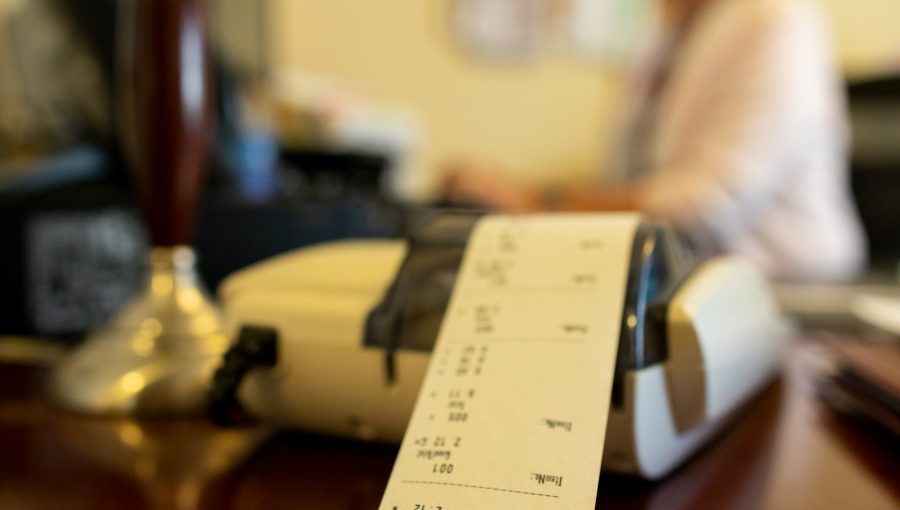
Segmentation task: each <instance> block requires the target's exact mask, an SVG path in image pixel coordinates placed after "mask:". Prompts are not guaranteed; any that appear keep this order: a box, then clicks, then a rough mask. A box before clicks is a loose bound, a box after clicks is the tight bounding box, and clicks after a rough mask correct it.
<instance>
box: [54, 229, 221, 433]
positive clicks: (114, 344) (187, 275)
mask: <svg viewBox="0 0 900 510" xmlns="http://www.w3.org/2000/svg"><path fill="white" fill-rule="evenodd" d="M195 259H196V257H195V256H194V252H193V250H192V249H191V248H190V247H187V246H175V247H165V248H160V247H157V248H153V250H152V251H151V253H150V267H151V270H150V278H149V279H148V283H147V288H146V289H145V290H144V292H143V294H142V295H140V296H139V297H138V298H137V299H136V300H135V301H134V302H132V303H131V304H130V305H128V306H127V307H126V308H125V309H124V310H123V311H121V312H120V313H119V315H118V316H116V317H114V318H113V320H112V321H111V322H110V323H109V324H108V325H106V326H105V327H103V328H102V329H100V330H98V331H96V332H95V333H93V334H92V335H91V336H90V337H88V339H87V340H86V341H85V342H84V344H82V345H80V346H79V347H77V348H76V349H75V350H74V351H72V352H71V353H70V354H69V355H67V356H66V357H64V358H63V359H62V361H61V362H60V364H59V365H58V366H57V367H56V370H55V373H54V374H53V378H52V380H51V388H50V390H51V392H52V394H53V396H54V397H55V399H56V400H57V401H58V402H59V403H60V404H61V405H62V406H63V407H65V408H68V409H69V410H72V411H76V412H81V413H86V414H95V415H118V416H125V415H127V416H137V415H140V416H146V415H189V414H197V413H200V412H202V411H203V410H204V408H205V402H206V393H207V390H208V388H209V385H210V381H211V378H212V373H213V371H214V369H215V367H216V366H217V365H218V363H219V360H220V359H221V355H222V354H223V353H224V352H225V350H226V349H227V348H228V339H227V337H226V336H225V333H224V329H223V321H222V316H221V314H220V312H219V310H218V309H217V308H216V307H215V305H213V303H212V302H211V301H210V299H209V297H208V296H207V293H206V292H205V291H204V290H203V288H202V287H201V284H200V282H199V280H198V278H197V274H196V270H195Z"/></svg>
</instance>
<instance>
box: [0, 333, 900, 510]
mask: <svg viewBox="0 0 900 510" xmlns="http://www.w3.org/2000/svg"><path fill="white" fill-rule="evenodd" d="M823 360H824V356H823V352H822V349H821V347H820V346H819V345H818V344H816V343H813V342H803V343H798V344H797V345H796V346H794V348H792V350H791V352H790V355H789V356H788V359H787V362H786V369H785V371H784V375H783V377H781V378H780V379H779V380H778V381H776V382H775V383H774V384H773V385H771V386H770V387H768V388H767V389H766V390H765V391H764V392H763V393H762V395H761V396H760V398H758V399H757V400H755V401H754V402H753V403H751V404H750V405H749V406H748V407H747V409H745V410H744V412H743V413H742V414H741V415H740V416H739V417H738V418H737V419H736V421H735V423H734V426H733V427H731V428H729V429H728V430H727V431H726V432H725V433H723V434H722V435H721V437H719V438H718V439H717V440H716V441H715V442H713V443H712V444H711V445H710V446H709V447H708V448H706V449H705V450H703V451H702V452H700V453H699V454H698V455H697V456H695V457H694V458H693V459H692V460H691V461H689V462H688V463H687V464H685V465H684V466H683V467H681V468H680V469H679V470H678V471H676V472H675V473H674V474H672V475H671V476H669V477H668V478H666V479H664V480H662V481H659V482H652V483H651V482H645V481H641V480H636V479H632V478H628V477H623V476H616V475H612V474H606V473H605V474H603V475H602V476H601V479H600V489H599V493H598V505H597V507H598V508H645V509H688V508H713V509H729V508H739V509H755V508H764V509H782V508H783V509H818V510H822V509H841V510H846V509H860V510H878V509H882V508H883V509H896V508H900V450H898V446H897V443H896V442H894V443H892V442H891V440H890V439H889V438H887V437H886V436H883V435H881V433H880V432H879V431H878V430H876V429H873V428H870V427H868V426H866V425H865V424H863V423H858V422H855V421H846V420H845V419H843V418H839V417H836V416H833V415H832V414H831V413H830V412H829V411H828V410H827V409H825V408H824V407H823V406H822V404H821V403H820V402H819V401H818V399H817V398H816V396H815V394H814V388H813V382H814V376H815V373H816V370H817V367H818V366H819V365H820V364H821V363H822V362H823ZM46 373H47V370H46V369H45V368H39V367H33V366H32V367H25V366H12V365H0V508H3V509H6V508H12V509H19V508H23V509H51V508H52V509H96V508H128V509H138V508H181V509H190V508H209V509H255V508H263V509H272V510H276V509H280V508H289V509H295V510H298V509H299V510H302V509H314V510H329V509H342V510H343V509H347V510H356V509H374V508H376V507H377V505H378V502H379V500H380V498H381V493H382V491H383V490H384V486H385V484H386V483H387V479H388V476H389V475H390V470H391V466H392V464H393V460H394V456H395V454H396V448H395V447H392V446H385V445H373V444H363V443H358V442H354V441H346V440H341V439H334V438H325V437H320V436H313V435H308V434H303V433H297V432H294V433H280V434H270V433H269V432H268V431H266V430H264V429H261V428H249V429H241V430H222V429H216V428H214V427H212V426H211V425H208V424H206V423H204V422H199V421H150V422H134V421H127V420H121V421H120V420H98V419H94V418H83V417H78V416H72V415H67V414H62V413H60V412H58V411H55V410H53V409H51V408H50V407H48V406H47V404H46V403H45V402H44V400H43V398H41V390H40V388H41V385H42V383H43V380H44V377H45V376H46Z"/></svg>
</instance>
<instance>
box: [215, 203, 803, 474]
mask: <svg viewBox="0 0 900 510" xmlns="http://www.w3.org/2000/svg"><path fill="white" fill-rule="evenodd" d="M476 220H477V219H476V218H475V217H473V216H471V215H438V216H436V217H435V218H433V219H431V220H430V221H426V222H424V225H423V226H421V227H420V228H419V229H417V230H416V233H414V234H413V235H412V236H411V238H410V239H408V240H406V241H400V240H359V241H341V242H332V243H326V244H322V245H318V246H314V247H310V248H305V249H300V250H298V251H296V252H292V253H289V254H286V255H282V256H279V257H276V258H274V259H270V260H268V261H264V262H262V263H260V264H257V265H255V266H253V267H250V268H248V269H245V270H242V271H240V272H238V273H236V274H234V275H232V276H231V277H230V278H229V279H228V280H226V282H225V283H224V284H223V286H222V287H221V288H220V296H221V299H222V301H223V304H224V307H225V312H226V317H227V320H228V323H229V328H230V331H231V333H232V335H233V338H236V339H237V342H236V343H235V345H234V346H233V348H232V351H231V352H230V353H229V356H231V358H230V359H229V357H228V356H226V363H225V364H224V365H225V366H224V367H223V369H220V372H223V373H229V374H230V375H225V376H223V375H222V374H219V376H220V377H218V376H217V377H218V380H217V381H216V385H217V386H218V388H217V389H216V390H214V395H215V394H216V391H218V397H214V400H215V399H217V400H218V401H219V402H218V404H219V405H228V404H233V403H235V402H239V403H240V406H241V407H242V408H243V410H244V411H245V412H246V413H247V414H249V415H250V416H253V417H256V418H259V419H262V420H264V421H267V422H270V423H276V424H280V425H285V426H289V427H294V428H298V429H302V430H309V431H315V432H320V433H326V434H337V435H345V436H352V437H356V438H359V439H362V440H374V441H387V442H399V441H400V440H401V439H402V437H403V433H404V430H405V428H406V425H407V422H408V420H409V418H410V415H411V413H412V409H413V405H414V403H415V401H416V397H417V393H418V390H419V386H420V384H421V382H422V380H423V378H424V375H425V372H426V369H427V366H428V361H429V358H430V351H431V348H432V346H433V344H434V341H435V338H436V337H437V331H438V328H439V325H440V322H441V318H442V315H443V311H444V308H445V306H446V303H447V300H448V298H449V294H450V290H451V289H452V285H453V280H454V277H455V274H456V270H457V269H458V266H459V263H460V260H461V257H462V252H463V250H464V248H465V241H466V239H467V237H468V233H469V232H470V230H471V228H472V225H473V224H474V222H475V221H476ZM625 293H626V296H625V306H624V308H625V309H624V310H623V314H622V324H621V328H620V329H621V333H620V338H619V348H618V355H617V360H616V373H615V382H614V387H613V398H612V408H611V409H610V414H609V421H608V426H607V436H606V446H605V451H604V456H603V466H604V469H609V470H613V471H618V472H625V473H631V474H635V475H638V476H642V477H645V478H649V479H654V478H659V477H661V476H663V475H665V474H666V473H668V472H669V471H671V470H672V469H674V468H675V467H676V466H678V465H679V464H680V463H681V462H682V461H683V460H684V459H686V458H687V457H688V456H689V455H690V454H691V453H692V452H694V451H695V450H696V449H697V448H698V447H699V446H701V445H702V444H703V443H704V442H705V441H706V440H707V439H709V438H710V437H711V435H712V434H714V433H715V432H716V431H717V430H719V429H720V428H721V427H722V426H723V425H724V424H726V423H727V422H728V420H729V419H730V418H731V417H732V416H733V415H734V414H735V412H736V411H738V410H739V408H740V407H741V406H742V404H744V403H745V402H747V400H748V399H749V398H751V397H752V396H753V395H754V394H756V393H757V392H758V391H759V390H760V389H761V388H762V387H763V386H764V385H765V384H766V382H767V381H768V380H770V379H771V377H772V375H773V374H774V372H775V368H776V366H777V362H778V358H779V353H780V351H781V349H782V346H783V345H784V342H785V339H786V337H787V335H788V331H789V328H788V327H787V326H786V324H785V322H784V321H783V319H782V318H781V316H780V314H779V312H778V309H777V306H776V304H775V301H774V299H773V296H772V294H771V292H770V289H769V286H768V283H767V282H766V280H765V279H764V278H763V277H762V276H761V275H760V273H759V272H758V271H757V270H755V269H754V268H753V267H751V266H750V265H748V264H746V263H744V262H742V261H740V260H738V259H736V258H732V257H719V258H714V259H710V260H707V261H705V262H702V263H700V264H692V263H691V262H690V261H689V260H688V258H687V257H686V256H685V255H684V251H683V250H682V248H681V245H680V243H678V241H677V238H676V236H675V235H674V233H673V232H672V231H671V230H670V229H668V228H667V227H664V226H659V225H652V224H649V223H642V225H641V227H640V228H639V229H638V231H637V232H636V234H635V239H634V242H633V254H632V260H631V267H630V269H629V276H628V284H627V288H626V289H625ZM248 331H250V332H256V334H257V336H259V332H262V333H263V336H264V337H265V338H267V341H268V343H269V345H267V346H265V348H266V349H269V353H270V356H269V357H268V362H264V363H256V364H255V363H254V362H252V361H247V360H248V359H251V358H252V355H253V353H258V351H259V350H260V346H259V345H251V344H252V342H254V341H256V340H254V339H253V338H250V337H252V335H251V334H249V333H247V332H248ZM245 337H246V338H245ZM242 340H247V341H246V342H242ZM257 340H258V339H257ZM248 346H249V347H248ZM242 350H243V351H242ZM242 352H243V353H242ZM248 353H249V354H248ZM241 360H243V361H241ZM229 364H230V365H234V366H237V367H238V368H237V369H235V368H234V366H233V367H231V372H228V371H229V367H228V366H229ZM235 374H237V375H235ZM223 381H224V382H223ZM223 395H224V398H223ZM223 402H224V403H223ZM220 414H222V413H220ZM225 414H227V412H226V413H225ZM220 417H221V416H220Z"/></svg>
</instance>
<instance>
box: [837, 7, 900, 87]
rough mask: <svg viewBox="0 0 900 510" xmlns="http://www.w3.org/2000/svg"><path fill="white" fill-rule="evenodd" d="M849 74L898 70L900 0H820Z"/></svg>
mask: <svg viewBox="0 0 900 510" xmlns="http://www.w3.org/2000/svg"><path fill="white" fill-rule="evenodd" d="M820 1H821V3H822V5H823V6H824V7H825V9H826V11H827V13H828V15H829V18H830V20H831V22H832V27H833V30H834V33H835V40H836V42H837V48H838V53H839V54H840V57H841V62H842V63H843V67H844V70H845V72H846V73H847V74H848V75H849V76H851V77H864V76H869V75H876V74H882V73H885V72H890V70H893V72H894V73H898V72H900V0H820Z"/></svg>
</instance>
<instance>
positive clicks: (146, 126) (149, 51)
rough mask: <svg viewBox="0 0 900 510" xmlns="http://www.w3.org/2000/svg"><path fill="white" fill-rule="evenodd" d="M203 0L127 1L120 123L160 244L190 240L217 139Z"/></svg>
mask: <svg viewBox="0 0 900 510" xmlns="http://www.w3.org/2000/svg"><path fill="white" fill-rule="evenodd" d="M204 3H205V2H203V0H123V1H122V2H120V4H121V6H122V12H121V14H120V17H119V26H118V27H117V32H118V34H117V42H118V47H117V52H118V55H117V60H116V64H117V75H118V81H117V89H118V97H119V114H120V115H119V124H120V126H119V127H120V132H121V133H122V141H123V146H124V152H125V157H126V160H127V163H128V167H129V169H130V170H131V174H132V176H133V177H134V181H135V185H136V187H137V191H138V195H139V196H140V199H141V205H142V206H143V209H144V214H145V216H146V219H147V224H148V227H149V231H150V238H151V241H152V243H153V245H154V246H174V245H179V244H190V241H191V237H192V232H193V227H194V216H195V211H196V209H197V201H198V198H199V195H200V188H201V185H202V183H203V177H204V174H205V171H206V160H207V149H208V147H207V145H208V144H209V138H210V131H211V127H210V123H211V100H210V96H211V94H212V88H211V85H210V80H211V74H210V66H209V58H208V50H207V42H206V40H207V35H206V34H207V28H206V23H205V18H204V12H203V6H204Z"/></svg>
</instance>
